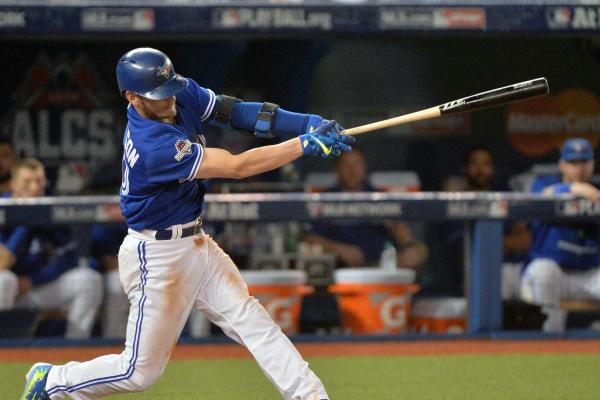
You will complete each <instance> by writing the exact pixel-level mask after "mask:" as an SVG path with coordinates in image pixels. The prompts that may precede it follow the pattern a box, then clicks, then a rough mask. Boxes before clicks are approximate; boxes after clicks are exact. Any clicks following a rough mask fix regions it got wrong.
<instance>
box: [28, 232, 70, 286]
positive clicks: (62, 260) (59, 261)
mask: <svg viewBox="0 0 600 400" xmlns="http://www.w3.org/2000/svg"><path fill="white" fill-rule="evenodd" d="M53 251H54V256H53V257H52V258H51V259H50V260H49V261H48V262H47V263H46V264H44V265H42V266H41V267H40V268H39V269H38V272H37V273H35V274H33V275H30V276H29V279H30V281H31V284H32V286H38V285H43V284H44V283H48V282H52V281H53V280H55V279H56V278H58V277H59V276H60V275H62V274H63V273H64V272H66V271H68V270H69V269H71V268H73V267H74V266H76V265H77V263H78V261H79V260H78V255H79V252H78V250H77V243H75V242H69V243H66V244H65V245H63V246H61V247H59V248H56V249H53Z"/></svg>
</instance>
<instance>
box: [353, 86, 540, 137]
mask: <svg viewBox="0 0 600 400" xmlns="http://www.w3.org/2000/svg"><path fill="white" fill-rule="evenodd" d="M549 91H550V89H549V87H548V81H547V80H546V78H537V79H532V80H530V81H525V82H520V83H515V84H514V85H509V86H504V87H501V88H497V89H492V90H488V91H487V92H482V93H477V94H474V95H472V96H468V97H463V98H461V99H457V100H452V101H449V102H448V103H444V104H442V105H439V106H435V107H431V108H427V109H425V110H421V111H417V112H413V113H410V114H404V115H400V116H399V117H394V118H390V119H384V120H383V121H377V122H373V123H370V124H366V125H361V126H357V127H355V128H350V129H345V130H343V131H342V132H341V133H343V134H346V135H358V134H360V133H365V132H371V131H375V130H377V129H383V128H389V127H390V126H396V125H403V124H408V123H409V122H415V121H423V120H426V119H431V118H437V117H440V116H442V115H447V114H457V113H462V112H467V111H475V110H481V109H484V108H489V107H496V106H501V105H503V104H507V103H513V102H516V101H521V100H525V99H529V98H532V97H536V96H542V95H545V94H548V92H549Z"/></svg>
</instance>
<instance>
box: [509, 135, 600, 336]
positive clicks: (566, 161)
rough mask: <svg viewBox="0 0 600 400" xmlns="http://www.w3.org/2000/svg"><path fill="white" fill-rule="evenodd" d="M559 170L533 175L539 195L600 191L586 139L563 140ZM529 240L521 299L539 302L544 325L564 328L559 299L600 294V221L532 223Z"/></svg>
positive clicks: (597, 195) (593, 197) (597, 197)
mask: <svg viewBox="0 0 600 400" xmlns="http://www.w3.org/2000/svg"><path fill="white" fill-rule="evenodd" d="M559 169H560V175H559V176H546V177H538V178H537V179H535V180H534V181H533V183H532V191H533V192H535V193H542V194H543V195H553V194H559V193H571V194H573V195H575V196H578V197H582V198H585V199H588V200H590V201H592V202H598V201H600V191H599V190H598V188H597V187H596V186H595V185H594V184H593V183H591V178H592V175H593V172H594V151H593V148H592V145H591V144H590V142H589V141H587V140H586V139H581V138H575V139H569V140H567V141H566V142H565V143H564V144H563V146H562V149H561V153H560V161H559ZM532 232H533V240H532V244H531V248H530V250H529V255H528V263H527V264H526V267H525V269H524V271H523V276H522V278H521V297H522V299H523V300H525V301H528V302H530V303H533V304H537V305H540V306H541V307H542V311H543V312H544V313H545V314H546V315H547V318H546V321H545V322H544V326H543V329H544V330H545V331H549V332H560V331H563V330H564V329H565V319H566V318H565V317H566V314H565V312H564V311H562V310H561V309H560V301H561V300H564V299H573V300H580V299H600V267H599V266H600V260H599V257H600V224H599V223H598V221H595V220H593V219H592V218H590V220H589V221H575V222H564V223H563V222H561V223H556V222H552V223H547V222H535V223H533V224H532Z"/></svg>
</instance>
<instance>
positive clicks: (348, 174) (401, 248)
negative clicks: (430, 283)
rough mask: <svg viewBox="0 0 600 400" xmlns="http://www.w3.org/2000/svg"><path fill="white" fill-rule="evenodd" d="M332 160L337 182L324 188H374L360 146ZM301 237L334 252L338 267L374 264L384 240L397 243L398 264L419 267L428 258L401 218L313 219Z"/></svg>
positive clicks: (340, 190)
mask: <svg viewBox="0 0 600 400" xmlns="http://www.w3.org/2000/svg"><path fill="white" fill-rule="evenodd" d="M334 162H335V165H334V172H335V174H336V175H337V179H338V183H337V185H336V186H334V187H332V188H329V189H328V190H326V192H345V193H348V192H373V191H376V189H375V188H373V187H372V186H371V185H369V183H368V182H367V161H366V158H365V155H364V152H363V151H362V150H361V149H360V148H358V147H356V146H355V147H353V151H352V153H344V154H342V155H341V156H340V157H338V158H336V159H335V161H334ZM304 240H305V241H306V242H308V243H311V244H315V245H319V246H321V247H322V248H323V250H324V251H326V252H329V253H333V254H335V255H336V257H337V259H338V265H339V266H341V267H360V266H370V265H376V264H377V263H379V260H380V256H381V253H382V251H383V249H384V247H385V244H386V242H389V243H391V244H393V245H394V246H395V247H396V249H397V263H396V264H397V266H398V267H399V268H410V269H418V268H419V267H420V266H421V265H422V264H423V262H424V261H425V260H426V258H427V247H426V246H425V245H424V244H423V243H421V242H419V241H416V240H415V239H414V238H413V236H412V233H411V231H410V229H409V227H408V226H407V225H406V224H404V223H402V222H393V223H383V222H379V221H368V220H359V221H335V222H334V221H322V222H316V223H314V224H313V227H312V231H311V232H309V233H307V234H306V235H305V236H304Z"/></svg>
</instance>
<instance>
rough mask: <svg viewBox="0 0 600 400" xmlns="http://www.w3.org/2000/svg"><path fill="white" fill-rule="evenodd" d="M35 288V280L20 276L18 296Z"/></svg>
mask: <svg viewBox="0 0 600 400" xmlns="http://www.w3.org/2000/svg"><path fill="white" fill-rule="evenodd" d="M32 288H33V282H31V279H29V278H28V277H26V276H21V277H19V294H18V296H21V295H24V294H25V293H27V292H29V291H30V290H31V289H32Z"/></svg>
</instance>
